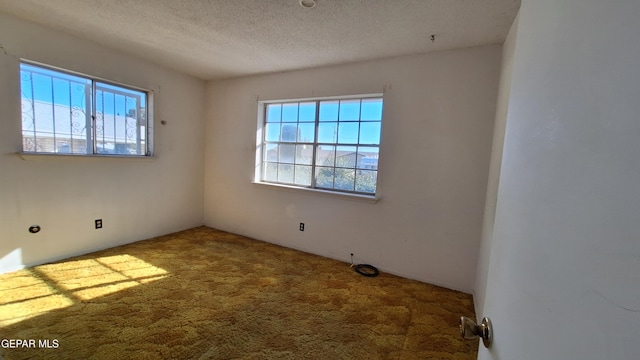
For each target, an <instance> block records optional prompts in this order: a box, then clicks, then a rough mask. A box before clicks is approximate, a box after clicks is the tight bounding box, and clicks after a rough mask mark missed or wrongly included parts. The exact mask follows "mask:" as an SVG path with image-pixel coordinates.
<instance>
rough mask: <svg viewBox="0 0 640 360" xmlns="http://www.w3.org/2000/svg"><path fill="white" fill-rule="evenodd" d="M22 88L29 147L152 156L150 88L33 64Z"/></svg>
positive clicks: (25, 66) (23, 73)
mask: <svg viewBox="0 0 640 360" xmlns="http://www.w3.org/2000/svg"><path fill="white" fill-rule="evenodd" d="M20 87H21V95H22V96H21V98H22V99H21V101H22V148H23V151H24V152H27V153H28V152H32V153H64V154H84V155H107V154H111V155H129V156H150V155H151V144H150V135H151V134H150V126H149V124H150V120H149V118H148V117H149V114H148V111H147V109H148V108H149V93H148V92H147V91H144V90H139V89H134V88H130V87H125V86H121V85H115V84H110V83H107V82H103V81H98V80H95V79H92V78H88V77H84V76H80V75H76V74H71V73H67V72H63V71H59V70H54V69H50V68H47V67H42V66H37V65H34V64H29V63H21V64H20Z"/></svg>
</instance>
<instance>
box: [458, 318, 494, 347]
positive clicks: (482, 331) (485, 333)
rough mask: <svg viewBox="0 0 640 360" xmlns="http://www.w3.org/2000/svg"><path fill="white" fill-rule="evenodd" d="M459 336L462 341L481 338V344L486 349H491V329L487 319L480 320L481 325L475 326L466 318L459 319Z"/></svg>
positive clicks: (489, 321)
mask: <svg viewBox="0 0 640 360" xmlns="http://www.w3.org/2000/svg"><path fill="white" fill-rule="evenodd" d="M460 335H461V336H462V338H463V339H475V338H477V337H481V338H482V344H484V347H486V348H487V349H488V348H489V347H491V343H492V342H493V327H492V326H491V320H490V319H489V318H488V317H485V318H482V323H480V325H477V324H476V323H475V322H474V321H473V320H471V319H469V318H468V317H466V316H461V317H460Z"/></svg>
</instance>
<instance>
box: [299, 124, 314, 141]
mask: <svg viewBox="0 0 640 360" xmlns="http://www.w3.org/2000/svg"><path fill="white" fill-rule="evenodd" d="M315 137H316V124H315V123H300V124H298V142H314V141H315Z"/></svg>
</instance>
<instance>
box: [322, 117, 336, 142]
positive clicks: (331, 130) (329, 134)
mask: <svg viewBox="0 0 640 360" xmlns="http://www.w3.org/2000/svg"><path fill="white" fill-rule="evenodd" d="M337 140H338V123H336V122H329V123H320V124H318V142H319V143H329V144H331V143H335V142H336V141H337Z"/></svg>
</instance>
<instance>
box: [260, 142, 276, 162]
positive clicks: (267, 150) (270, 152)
mask: <svg viewBox="0 0 640 360" xmlns="http://www.w3.org/2000/svg"><path fill="white" fill-rule="evenodd" d="M263 155H264V160H265V161H273V162H278V144H267V145H265V147H264V154H263Z"/></svg>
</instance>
